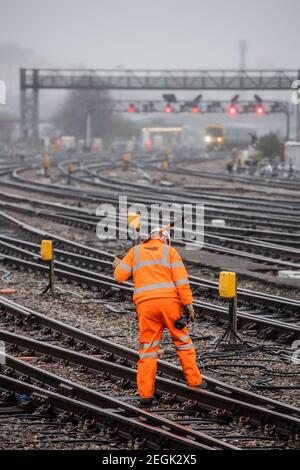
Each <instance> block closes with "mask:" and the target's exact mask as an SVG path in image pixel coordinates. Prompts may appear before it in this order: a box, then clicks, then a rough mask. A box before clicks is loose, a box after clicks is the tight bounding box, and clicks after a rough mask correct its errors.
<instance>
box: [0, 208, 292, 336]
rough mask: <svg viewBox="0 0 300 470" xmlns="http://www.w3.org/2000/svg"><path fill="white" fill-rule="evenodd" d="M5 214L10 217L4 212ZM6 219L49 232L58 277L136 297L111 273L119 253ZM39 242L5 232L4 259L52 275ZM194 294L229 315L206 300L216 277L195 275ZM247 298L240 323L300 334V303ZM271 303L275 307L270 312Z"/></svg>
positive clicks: (210, 313) (203, 307)
mask: <svg viewBox="0 0 300 470" xmlns="http://www.w3.org/2000/svg"><path fill="white" fill-rule="evenodd" d="M0 215H2V216H3V214H0ZM4 217H5V215H4ZM5 220H8V221H10V222H11V223H13V224H15V225H16V226H19V227H21V228H22V229H23V230H25V231H27V232H28V233H30V234H31V235H35V236H38V237H39V240H41V239H42V238H43V237H45V236H46V235H47V237H48V238H51V239H52V240H53V241H54V243H55V247H56V248H55V253H56V261H55V266H56V270H55V272H56V276H57V277H58V278H60V279H65V280H68V281H72V282H77V283H79V284H83V285H87V286H90V287H93V288H98V289H100V290H101V289H108V290H112V292H115V293H122V295H125V296H131V295H132V291H133V287H132V284H131V283H130V282H126V283H124V284H121V285H120V284H119V283H117V281H115V280H114V278H113V277H112V276H111V261H112V259H113V255H112V254H111V253H107V252H103V251H102V252H101V251H98V250H95V249H92V248H89V247H86V246H84V245H81V244H78V243H76V242H71V241H68V240H66V239H62V238H60V237H56V236H55V235H53V234H45V233H43V232H41V231H39V230H37V229H34V228H33V227H30V226H28V225H26V224H20V222H19V221H18V220H16V219H14V218H12V217H10V216H8V217H6V219H5ZM39 249H40V244H39V243H32V242H30V241H26V240H24V239H17V238H16V237H11V236H7V235H0V252H1V253H2V262H3V263H4V264H8V265H11V266H15V267H18V266H20V267H22V268H23V269H24V268H25V269H28V270H33V271H36V272H42V273H44V274H47V272H48V267H47V266H46V265H45V263H43V262H42V261H41V260H40V256H39ZM190 282H191V287H192V289H193V292H194V298H195V302H194V305H195V307H196V309H197V310H199V311H201V312H202V313H203V314H205V315H206V316H207V317H208V318H209V317H217V318H218V319H219V320H226V319H227V315H228V313H227V308H226V307H224V306H222V305H220V304H219V303H209V302H206V301H204V300H203V295H202V294H203V291H204V292H206V294H207V296H209V295H211V293H214V295H215V298H216V294H217V285H216V284H214V283H212V282H210V281H203V280H201V279H199V278H197V277H195V276H191V277H190ZM239 296H240V297H241V303H240V305H239V306H240V309H239V313H238V320H239V325H240V327H241V328H243V329H245V331H247V330H251V331H252V332H253V330H255V329H256V332H257V334H258V335H259V336H260V337H261V338H264V337H265V338H274V339H278V340H280V341H283V342H286V343H288V342H292V341H294V340H296V339H297V338H298V337H299V336H300V324H299V309H300V302H299V301H293V300H289V299H284V298H276V296H268V295H264V294H263V293H255V292H251V291H247V290H239ZM266 306H268V308H269V311H267V312H266Z"/></svg>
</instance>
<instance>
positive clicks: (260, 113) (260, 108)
mask: <svg viewBox="0 0 300 470" xmlns="http://www.w3.org/2000/svg"><path fill="white" fill-rule="evenodd" d="M255 112H256V114H257V116H263V115H264V114H266V110H265V108H264V106H263V105H262V104H257V105H256V108H255Z"/></svg>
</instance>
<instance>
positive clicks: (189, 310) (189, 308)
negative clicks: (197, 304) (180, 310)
mask: <svg viewBox="0 0 300 470" xmlns="http://www.w3.org/2000/svg"><path fill="white" fill-rule="evenodd" d="M185 308H186V310H187V314H188V320H189V321H190V322H192V323H193V321H194V320H195V310H194V307H193V304H190V305H186V306H185Z"/></svg>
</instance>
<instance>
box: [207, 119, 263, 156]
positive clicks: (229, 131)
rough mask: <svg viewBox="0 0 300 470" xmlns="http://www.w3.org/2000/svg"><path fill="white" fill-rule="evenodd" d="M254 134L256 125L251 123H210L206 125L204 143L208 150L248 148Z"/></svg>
mask: <svg viewBox="0 0 300 470" xmlns="http://www.w3.org/2000/svg"><path fill="white" fill-rule="evenodd" d="M254 134H256V130H255V127H254V126H249V125H242V124H236V125H234V126H233V125H227V124H224V125H222V124H218V125H208V126H206V127H205V132H204V143H205V146H206V148H207V149H208V150H213V149H214V150H218V149H219V150H223V149H230V148H233V147H239V148H247V147H248V146H249V145H250V143H251V135H254Z"/></svg>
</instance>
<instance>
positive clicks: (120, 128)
mask: <svg viewBox="0 0 300 470" xmlns="http://www.w3.org/2000/svg"><path fill="white" fill-rule="evenodd" d="M88 113H89V114H90V115H91V131H92V137H102V139H103V141H104V142H105V143H107V144H109V143H111V141H112V140H113V139H115V138H120V139H122V138H124V139H129V138H131V137H132V136H133V135H137V133H138V128H137V126H135V124H133V123H132V122H131V121H129V120H128V119H124V118H123V117H121V116H119V115H116V114H114V113H113V111H112V100H111V98H110V96H109V92H108V91H107V90H72V91H71V92H70V93H68V95H67V97H66V100H65V102H64V103H63V105H62V107H61V109H60V110H59V111H58V113H57V114H56V115H55V117H54V124H55V126H56V127H57V128H58V129H59V130H60V131H61V132H62V134H64V135H74V136H76V137H77V138H81V139H83V138H84V137H85V124H86V116H87V114H88Z"/></svg>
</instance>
